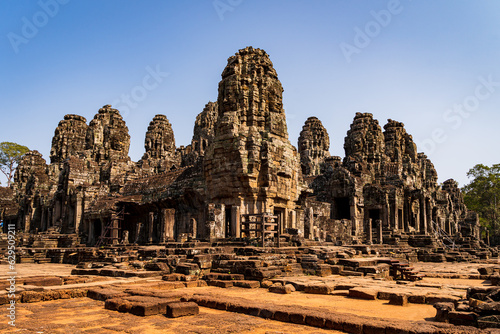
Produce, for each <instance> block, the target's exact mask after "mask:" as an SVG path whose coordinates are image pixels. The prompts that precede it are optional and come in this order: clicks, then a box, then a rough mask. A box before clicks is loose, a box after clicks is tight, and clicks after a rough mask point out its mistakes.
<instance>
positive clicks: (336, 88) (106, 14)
mask: <svg viewBox="0 0 500 334" xmlns="http://www.w3.org/2000/svg"><path fill="white" fill-rule="evenodd" d="M499 18H500V2H499V1H496V0H491V1H484V0H483V1H481V0H476V1H472V0H471V1H461V0H447V1H446V0H442V1H431V0H428V1H425V0H422V1H416V0H413V1H410V0H400V1H397V0H391V1H377V0H369V1H368V0H366V1H362V0H358V1H348V0H343V1H341V0H331V1H319V0H316V1H315V0H308V1H294V0H282V1H279V0H267V1H261V0H215V1H214V0H197V1H196V0H191V1H180V0H178V1H154V0H150V1H128V0H121V1H119V0H107V1H97V0H94V1H91V0H87V1H83V0H41V1H25V0H2V1H0V36H1V40H0V92H1V93H0V94H1V100H0V115H1V124H2V131H1V132H0V141H12V142H17V143H20V144H23V145H26V146H28V147H29V148H30V149H36V150H38V151H39V152H41V153H42V154H43V156H44V158H45V159H46V160H47V162H49V152H50V146H51V140H52V136H53V134H54V129H55V128H56V126H57V124H58V122H59V121H60V120H61V119H63V117H64V115H65V114H70V113H71V114H78V115H82V116H84V117H85V118H86V119H87V122H90V120H91V119H92V118H93V117H94V115H95V114H96V113H97V111H98V109H99V108H100V107H101V106H103V105H105V104H113V106H114V107H117V108H118V109H119V110H120V111H121V112H122V115H123V116H124V119H125V121H126V123H127V126H128V128H129V133H130V135H131V147H130V152H129V155H130V157H131V158H132V160H134V161H137V160H139V159H140V157H141V156H142V154H143V153H144V136H145V133H146V130H147V126H148V124H149V122H150V121H151V120H152V118H153V117H154V115H156V114H165V115H166V116H167V117H168V119H169V120H170V122H171V123H172V125H173V128H174V133H175V138H176V144H177V146H180V145H187V144H189V143H190V141H191V136H192V131H193V125H194V120H195V117H196V115H197V114H198V113H199V112H200V111H201V110H202V109H203V107H204V105H205V104H206V103H207V102H208V101H215V100H216V99H217V87H218V83H219V81H220V74H221V73H222V70H223V69H224V67H225V65H226V62H227V58H228V57H230V56H231V55H233V54H234V53H235V52H237V51H238V50H239V49H241V48H244V47H246V46H250V45H251V46H254V47H258V48H261V49H264V50H266V51H267V53H268V54H269V55H270V57H271V60H272V61H273V63H274V67H275V69H276V71H277V72H278V77H279V79H280V80H281V83H282V85H283V88H284V90H285V91H284V106H285V112H286V114H287V123H288V131H289V135H290V140H291V141H292V144H294V145H296V144H297V138H298V136H299V133H300V130H301V128H302V125H303V124H304V122H305V120H306V119H307V118H308V117H309V116H316V117H318V118H319V119H320V120H322V122H323V125H324V126H325V127H326V128H327V130H328V132H329V135H330V140H331V149H330V151H331V154H332V155H339V156H341V157H343V156H344V150H343V143H344V137H345V135H346V132H347V130H348V129H349V125H350V124H351V122H352V119H353V117H354V115H355V113H356V112H357V111H361V112H370V113H373V114H374V117H375V118H376V119H378V120H379V122H380V124H381V125H382V126H383V125H384V124H385V123H386V121H387V119H388V118H391V119H395V120H398V121H401V122H404V123H405V126H406V129H407V131H408V132H409V133H410V134H412V135H413V138H414V140H415V141H416V142H417V145H418V151H419V152H421V151H424V152H425V153H426V154H427V155H428V156H429V157H430V159H431V160H432V161H433V163H434V165H435V167H436V169H437V171H438V175H439V181H440V182H443V181H444V180H446V179H448V178H454V179H456V180H458V181H459V183H460V185H461V186H462V185H464V184H465V183H467V182H468V180H467V177H466V172H467V171H468V170H469V168H471V167H473V166H474V165H475V164H477V163H484V164H487V165H491V164H493V163H498V162H500V161H499V160H500V159H499V149H498V148H497V144H498V143H499V142H500V130H499V124H500V122H499V121H500V113H499V112H498V111H499V110H498V107H499V106H500V63H499V59H500V20H499ZM151 73H155V74H156V75H155V76H151ZM148 75H150V76H151V77H148ZM155 78H156V79H155ZM127 96H128V97H127ZM0 180H1V181H2V184H5V179H4V178H0Z"/></svg>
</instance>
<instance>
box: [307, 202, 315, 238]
mask: <svg viewBox="0 0 500 334" xmlns="http://www.w3.org/2000/svg"><path fill="white" fill-rule="evenodd" d="M307 224H308V225H307V227H308V228H309V235H307V236H305V237H306V238H308V239H309V240H313V239H314V210H313V208H307Z"/></svg>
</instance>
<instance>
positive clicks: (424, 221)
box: [420, 197, 427, 234]
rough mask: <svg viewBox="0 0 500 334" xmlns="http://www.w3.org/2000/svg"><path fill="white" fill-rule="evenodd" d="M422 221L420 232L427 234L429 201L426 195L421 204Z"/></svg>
mask: <svg viewBox="0 0 500 334" xmlns="http://www.w3.org/2000/svg"><path fill="white" fill-rule="evenodd" d="M420 223H421V224H422V226H421V228H420V232H422V233H423V234H427V203H426V200H425V197H424V198H423V199H422V200H421V204H420Z"/></svg>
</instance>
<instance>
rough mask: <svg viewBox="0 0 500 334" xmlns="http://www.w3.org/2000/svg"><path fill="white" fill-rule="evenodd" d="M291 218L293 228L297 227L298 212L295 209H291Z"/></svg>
mask: <svg viewBox="0 0 500 334" xmlns="http://www.w3.org/2000/svg"><path fill="white" fill-rule="evenodd" d="M290 218H291V221H292V228H297V212H295V210H292V211H290Z"/></svg>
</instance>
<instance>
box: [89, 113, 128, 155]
mask: <svg viewBox="0 0 500 334" xmlns="http://www.w3.org/2000/svg"><path fill="white" fill-rule="evenodd" d="M129 147H130V135H129V134H128V128H127V126H126V125H125V121H124V120H123V118H122V116H121V115H120V113H119V111H118V110H116V109H113V108H111V105H105V106H103V107H102V108H101V109H99V112H98V113H97V114H96V115H95V116H94V119H92V121H90V124H89V126H88V128H87V134H86V149H87V150H89V153H90V156H91V157H92V159H93V160H94V161H96V162H98V163H99V162H104V161H118V160H123V159H128V150H129Z"/></svg>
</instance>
